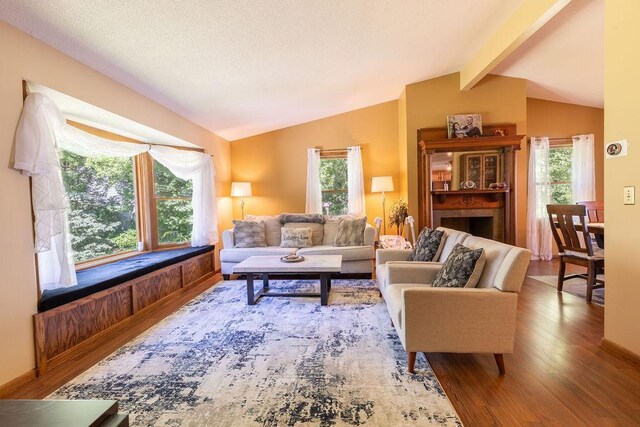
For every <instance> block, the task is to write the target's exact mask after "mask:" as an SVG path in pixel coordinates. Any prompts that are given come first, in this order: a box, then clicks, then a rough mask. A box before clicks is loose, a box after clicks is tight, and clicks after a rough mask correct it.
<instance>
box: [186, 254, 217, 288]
mask: <svg viewBox="0 0 640 427" xmlns="http://www.w3.org/2000/svg"><path fill="white" fill-rule="evenodd" d="M182 268H183V274H184V286H188V285H190V284H192V283H193V282H195V281H196V280H198V279H199V278H200V277H202V276H204V275H205V274H209V273H213V270H214V265H213V253H211V254H204V255H200V256H199V257H196V258H192V259H190V260H187V261H185V263H184V265H183V267H182Z"/></svg>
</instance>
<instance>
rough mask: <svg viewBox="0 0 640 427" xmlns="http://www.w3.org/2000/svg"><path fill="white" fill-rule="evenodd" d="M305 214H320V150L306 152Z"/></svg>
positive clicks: (314, 149) (311, 149)
mask: <svg viewBox="0 0 640 427" xmlns="http://www.w3.org/2000/svg"><path fill="white" fill-rule="evenodd" d="M305 212H306V213H322V188H321V187H320V150H318V149H316V148H309V149H308V150H307V203H306V208H305Z"/></svg>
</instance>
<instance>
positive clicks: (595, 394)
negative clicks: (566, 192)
mask: <svg viewBox="0 0 640 427" xmlns="http://www.w3.org/2000/svg"><path fill="white" fill-rule="evenodd" d="M556 272H557V263H556V262H532V264H531V267H530V269H529V274H531V275H553V274H556ZM219 280H221V277H220V276H219V275H217V276H216V277H214V278H213V279H211V280H209V281H207V282H205V283H204V284H202V285H201V286H202V288H201V289H198V290H196V289H194V294H190V295H186V294H185V295H184V298H189V299H190V298H193V297H194V296H195V294H196V293H195V292H196V291H197V292H198V293H199V292H202V290H204V289H206V288H207V287H210V286H212V285H213V284H214V283H215V282H217V281H219ZM186 301H187V300H184V301H182V300H181V301H177V302H175V303H172V304H167V307H166V309H165V310H164V311H163V312H162V313H159V314H157V315H154V316H153V317H150V318H148V319H145V321H144V322H141V323H140V324H139V325H136V326H135V328H134V329H132V330H131V331H129V332H128V333H127V334H125V335H123V336H122V337H120V338H119V339H118V340H117V341H114V342H109V343H104V344H103V345H102V346H101V347H100V348H97V349H96V351H95V352H94V353H92V354H91V355H87V356H86V357H84V358H79V359H78V360H74V361H73V363H71V364H70V365H69V366H66V367H65V368H64V369H59V370H57V371H55V372H51V373H50V374H47V375H45V376H44V377H41V378H38V379H36V380H35V381H33V382H32V383H30V384H29V385H27V386H25V387H22V388H21V389H20V390H18V391H17V392H15V393H13V394H12V395H10V396H6V397H11V398H32V399H33V398H35V399H39V398H42V397H44V396H46V395H48V394H49V393H51V392H52V391H54V390H55V389H57V388H58V387H59V386H61V385H62V384H64V383H65V382H67V381H69V380H70V379H71V378H74V377H75V376H76V375H78V374H80V373H81V372H83V371H84V370H86V369H88V368H89V367H91V366H92V365H93V364H95V363H97V362H98V361H99V360H101V359H102V358H104V357H105V356H107V355H108V354H110V353H111V352H112V351H114V350H115V349H117V348H118V347H120V346H121V345H123V344H124V343H126V342H127V341H129V340H131V339H132V338H134V337H135V336H137V335H139V334H140V333H142V332H143V331H144V330H146V329H148V328H149V327H150V326H152V325H153V324H154V323H156V322H158V321H159V320H160V319H161V318H162V317H165V316H166V315H168V314H169V313H171V312H172V311H174V310H175V309H177V307H179V306H181V305H182V304H184V303H185V302H186ZM517 328H518V330H517V335H516V348H515V352H514V354H511V355H505V364H506V370H507V374H506V375H505V376H502V377H501V376H499V375H498V370H497V367H496V365H495V361H494V359H493V356H491V355H459V354H448V353H447V354H428V355H427V357H428V359H429V362H430V363H431V365H432V367H433V369H434V371H435V372H436V375H437V377H438V379H439V380H440V383H441V384H442V386H443V387H444V389H445V391H446V393H447V395H448V396H449V398H450V399H451V401H452V403H453V406H454V407H455V408H456V411H458V414H459V415H460V417H461V419H462V421H463V423H464V424H465V425H466V426H637V425H640V366H638V365H634V364H633V363H632V362H630V361H628V360H626V359H624V358H622V357H619V356H617V355H615V354H611V353H608V352H606V351H604V350H602V349H601V348H600V339H601V338H602V336H603V331H604V309H603V308H602V307H600V306H597V305H595V304H587V303H586V301H584V300H583V299H581V298H578V297H575V296H573V295H570V294H567V293H561V294H559V293H557V292H556V290H555V289H554V288H553V287H550V286H548V285H545V284H543V283H540V282H537V281H535V280H532V279H528V278H527V280H526V281H525V284H524V286H523V290H522V293H521V294H520V298H519V303H518V324H517Z"/></svg>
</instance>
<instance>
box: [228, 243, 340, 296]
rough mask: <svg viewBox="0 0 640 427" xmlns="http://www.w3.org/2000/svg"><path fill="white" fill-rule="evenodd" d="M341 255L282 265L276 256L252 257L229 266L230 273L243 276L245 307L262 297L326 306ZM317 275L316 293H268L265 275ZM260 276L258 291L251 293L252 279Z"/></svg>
mask: <svg viewBox="0 0 640 427" xmlns="http://www.w3.org/2000/svg"><path fill="white" fill-rule="evenodd" d="M341 266H342V255H308V256H305V259H304V261H301V262H290V263H286V262H282V261H280V256H252V257H249V258H247V259H246V260H244V261H242V262H240V263H238V264H236V265H235V266H234V267H233V272H234V274H244V275H246V277H247V304H249V305H254V304H255V303H256V302H258V300H259V299H260V298H262V297H320V304H321V305H327V304H328V302H329V292H330V291H331V275H332V274H337V273H340V268H341ZM270 274H275V275H318V276H320V293H319V294H316V293H308V292H273V291H269V275H270ZM255 276H262V289H261V290H260V291H259V292H257V293H256V292H255V290H254V286H253V280H254V278H255Z"/></svg>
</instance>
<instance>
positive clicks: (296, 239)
mask: <svg viewBox="0 0 640 427" xmlns="http://www.w3.org/2000/svg"><path fill="white" fill-rule="evenodd" d="M281 231H282V241H281V243H280V247H282V248H310V247H311V246H313V240H311V236H312V232H311V229H310V228H286V227H282V229H281Z"/></svg>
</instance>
